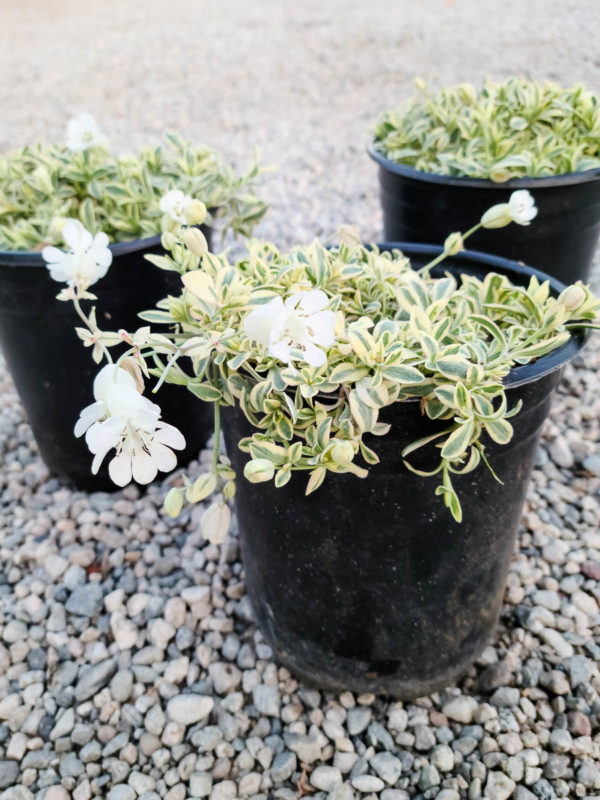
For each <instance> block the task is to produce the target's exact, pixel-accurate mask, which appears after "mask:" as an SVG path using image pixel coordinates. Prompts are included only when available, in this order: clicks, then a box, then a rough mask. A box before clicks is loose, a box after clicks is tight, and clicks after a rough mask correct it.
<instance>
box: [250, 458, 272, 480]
mask: <svg viewBox="0 0 600 800" xmlns="http://www.w3.org/2000/svg"><path fill="white" fill-rule="evenodd" d="M274 474H275V467H274V465H273V463H272V462H271V461H269V459H268V458H253V459H252V460H251V461H248V463H247V464H246V466H245V467H244V477H245V478H246V479H247V480H249V481H250V483H264V482H265V481H270V480H271V478H272V477H273V475H274Z"/></svg>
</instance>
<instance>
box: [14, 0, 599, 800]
mask: <svg viewBox="0 0 600 800" xmlns="http://www.w3.org/2000/svg"><path fill="white" fill-rule="evenodd" d="M199 5H200V4H199V3H197V2H192V0H180V2H179V3H177V5H173V4H159V3H157V2H156V0H146V2H143V3H142V2H140V1H139V0H130V1H129V2H127V3H118V2H117V0H104V2H102V3H98V4H95V5H94V6H92V5H91V4H90V3H85V2H79V3H77V4H76V3H74V2H67V0H62V1H61V0H29V2H28V3H27V4H24V3H22V2H16V0H4V2H3V4H2V29H3V33H7V32H8V33H9V36H10V46H8V47H7V46H6V45H5V46H4V47H2V48H0V74H2V76H3V79H2V81H1V82H0V106H1V107H2V118H1V122H0V148H2V149H5V148H10V147H11V146H16V145H18V144H20V143H22V142H24V141H34V140H36V139H39V138H41V137H45V136H48V137H54V138H61V137H62V136H63V130H64V123H65V121H66V119H67V118H68V117H70V116H71V115H73V114H75V113H78V112H79V111H81V110H84V109H85V110H89V111H91V112H92V113H93V114H94V115H95V116H96V118H97V119H98V121H99V122H100V123H101V125H102V127H103V128H104V129H105V130H106V132H107V133H108V134H109V135H110V137H111V138H112V140H113V142H114V143H115V145H116V146H117V147H119V148H121V149H124V148H126V147H127V146H128V145H132V146H134V145H138V144H141V143H142V142H143V141H146V140H155V139H156V138H158V136H159V134H160V131H161V130H163V129H164V128H165V127H166V128H178V129H179V130H181V131H182V132H183V133H184V134H185V135H188V136H190V137H194V138H196V139H198V140H201V141H206V142H208V143H210V144H213V145H215V146H218V147H220V148H221V149H222V150H223V151H224V152H225V153H226V154H227V155H228V156H229V157H230V158H232V159H233V160H235V161H236V162H237V163H238V164H240V165H243V164H244V163H245V162H247V160H248V158H249V155H250V152H251V148H252V147H253V146H254V145H256V146H258V148H259V150H260V152H261V155H262V159H263V161H264V162H265V163H267V164H277V165H279V169H278V170H277V171H275V172H273V173H270V174H269V175H268V176H267V177H266V190H267V193H268V195H269V198H270V200H271V201H272V203H273V210H272V212H271V215H270V216H269V218H268V219H266V220H265V221H264V222H263V223H262V224H261V226H260V228H259V231H258V233H259V234H261V235H263V236H266V237H270V238H273V239H275V240H276V241H277V242H278V243H279V244H282V245H288V244H290V243H291V242H292V241H295V240H299V241H309V240H310V239H311V238H312V237H313V236H314V235H315V234H320V235H329V234H331V233H332V232H333V231H334V230H335V229H336V228H337V227H338V225H339V224H340V223H341V222H350V223H352V224H356V225H358V226H359V228H360V230H361V232H362V233H363V235H364V237H365V238H366V239H371V238H377V236H378V235H379V233H380V227H381V220H380V213H379V209H378V201H377V188H376V170H375V168H374V166H373V165H372V164H371V163H370V162H369V160H368V158H367V157H366V155H365V153H364V147H365V142H366V138H367V136H366V131H367V130H368V127H369V125H370V123H371V121H372V119H373V118H374V116H375V115H376V113H377V112H378V111H379V110H380V109H382V108H384V107H386V106H390V105H393V104H395V103H396V102H397V101H398V100H399V99H401V98H402V97H404V96H406V95H407V94H408V93H410V91H411V87H412V81H413V79H414V77H415V76H416V75H423V76H425V77H426V78H431V79H433V78H435V77H436V76H437V77H440V78H442V79H443V80H444V81H448V82H450V81H459V80H460V81H462V80H471V81H473V82H477V81H478V80H480V79H481V78H482V77H483V76H484V74H486V73H488V74H490V75H492V76H494V77H498V78H500V77H503V76H506V75H508V74H513V73H527V74H532V75H533V76H535V77H545V76H547V77H550V78H553V79H555V80H558V81H560V82H563V83H569V82H571V81H574V80H577V79H581V80H584V81H585V82H586V83H587V84H588V85H589V86H590V87H592V88H594V89H596V90H600V61H599V60H598V56H597V50H596V48H595V43H594V39H593V37H592V36H591V33H592V32H593V31H594V30H598V29H600V5H599V4H598V3H597V2H595V0H586V2H581V0H580V1H579V2H566V1H565V0H533V2H530V3H527V4H525V3H521V2H519V1H518V0H507V1H505V2H504V3H501V4H500V3H493V4H492V3H486V2H482V0H464V1H461V0H454V2H452V0H446V2H441V0H439V1H437V2H434V1H433V0H423V1H422V2H420V3H418V4H416V3H413V2H407V1H403V2H398V0H395V1H394V0H386V2H375V3H372V4H366V3H361V2H357V1H355V2H344V3H342V2H341V1H340V0H338V2H330V3H316V2H305V3H302V4H301V8H296V7H287V6H286V5H285V4H283V3H278V4H276V3H273V2H272V3H268V2H266V0H255V2H254V3H240V2H236V1H235V0H222V2H220V3H219V4H210V5H209V4H208V3H205V4H202V5H204V6H205V8H203V9H199ZM24 54H26V56H24ZM599 277H600V263H598V264H597V265H596V271H595V278H596V282H598V278H599ZM599 366H600V343H599V342H598V339H597V338H596V339H595V340H593V341H592V342H591V343H590V345H589V346H588V347H587V349H586V350H585V352H584V353H583V354H582V355H581V356H580V357H578V358H577V359H576V361H575V362H574V363H573V364H572V365H570V366H569V367H568V368H567V370H566V373H565V379H564V381H563V384H562V387H561V389H560V391H559V392H558V394H557V396H556V399H555V403H554V408H553V411H552V416H551V419H550V421H549V422H548V424H547V426H546V429H545V433H544V438H543V443H542V446H541V448H540V450H539V453H538V456H537V461H536V468H535V470H534V474H533V480H532V483H531V486H530V490H529V493H528V497H527V504H526V508H525V512H524V515H523V519H522V529H521V535H520V540H519V545H518V548H517V550H516V552H515V555H514V558H513V562H512V568H511V573H510V577H509V581H508V587H507V591H506V597H505V605H504V607H503V613H502V618H501V622H500V625H499V627H498V631H497V634H496V637H495V639H494V641H493V642H492V643H491V644H490V646H489V647H488V648H487V649H486V651H485V652H484V654H483V655H482V657H481V659H480V660H479V661H478V663H477V664H476V665H474V666H473V668H472V669H471V670H470V671H469V673H468V674H467V676H466V677H465V678H464V679H463V681H462V682H461V683H460V685H459V686H458V687H454V688H449V689H448V690H447V691H445V692H442V693H439V694H436V695H432V696H431V697H426V698H421V699H419V700H417V701H415V702H413V703H404V704H402V703H395V702H393V701H389V700H386V699H384V698H379V697H374V696H370V695H362V696H354V695H352V694H350V693H349V692H346V693H343V694H341V695H335V694H325V693H320V692H317V691H315V690H312V689H308V688H307V687H305V686H303V685H302V684H299V683H298V682H297V681H296V680H295V679H294V677H293V676H291V675H290V674H289V673H288V672H287V671H286V670H285V669H282V668H278V667H277V665H276V664H275V663H274V662H273V660H272V657H271V651H270V648H269V647H268V646H267V645H266V644H265V643H264V641H263V639H262V637H261V635H260V633H259V632H258V631H257V630H256V628H255V626H254V624H253V622H252V617H251V612H250V609H249V607H248V601H247V598H246V596H245V593H244V583H243V573H242V567H241V564H240V561H239V551H238V546H237V541H236V538H235V536H234V535H233V536H231V538H230V539H228V541H227V542H226V544H225V545H224V546H223V547H221V548H220V549H217V548H215V547H213V546H210V545H206V544H205V543H204V542H203V541H202V539H201V536H200V535H199V533H198V525H197V520H198V510H194V511H193V512H191V513H190V511H185V512H184V513H183V514H182V515H181V517H180V518H179V519H177V520H175V521H173V520H170V519H168V518H166V517H164V516H163V515H162V514H161V512H160V505H161V502H162V498H163V497H164V493H165V488H166V486H167V485H168V483H169V482H170V481H171V480H173V478H170V479H169V480H168V481H166V482H165V483H164V484H162V485H161V484H159V483H158V484H155V485H153V486H151V487H150V488H149V489H148V491H147V492H146V493H145V494H144V495H141V494H140V493H139V492H138V490H137V489H136V488H135V487H128V488H127V489H125V490H124V491H122V492H116V493H115V494H112V495H107V494H100V493H98V494H91V495H87V494H84V493H81V492H73V491H71V490H70V489H69V488H68V487H66V486H64V485H61V484H60V483H59V482H58V481H57V480H56V479H55V478H52V477H51V476H49V475H48V474H47V472H46V469H45V467H44V465H43V463H42V462H41V461H40V459H39V456H38V454H37V451H36V447H35V443H34V442H33V440H32V437H31V432H30V429H29V427H28V425H27V423H26V420H25V418H24V415H23V412H22V409H21V407H20V404H19V401H18V398H17V396H16V394H15V393H14V390H13V387H12V384H11V382H10V378H9V377H8V375H7V373H6V371H5V369H4V367H3V365H2V364H1V363H0V397H1V398H2V400H1V407H0V464H1V470H0V559H1V564H2V568H1V570H0V673H1V674H0V800H31V798H39V800H68V798H71V797H72V798H73V800H89V798H91V797H106V798H108V800H136V798H141V799H142V800H158V798H165V800H189V798H203V797H207V798H211V799H212V800H233V799H234V798H254V800H266V798H271V797H273V798H281V799H282V800H294V798H297V797H299V796H302V795H307V794H308V795H310V796H312V797H313V798H317V800H325V798H330V799H331V800H350V799H351V798H359V797H360V798H366V800H374V798H380V799H381V800H407V798H425V799H426V800H429V798H437V800H458V798H469V799H470V800H477V799H478V798H482V797H486V798H488V799H489V800H506V799H507V798H509V797H512V798H516V800H533V798H539V799H540V800H552V799H553V798H555V797H569V798H572V797H582V798H583V797H588V798H593V797H600V767H599V766H598V764H599V756H600V698H599V696H598V692H599V691H600V676H599V674H598V667H597V662H598V660H599V657H600V642H599V641H598V634H599V633H600V613H599V602H600V588H599V587H600V583H599V581H600V533H599V532H598V520H599V519H600V509H599V505H600V445H599V421H598V420H599V419H600V381H599V378H598V368H599ZM207 458H208V454H207V453H206V452H205V453H202V454H201V455H200V462H202V461H205V460H206V459H207ZM191 471H192V472H194V471H200V463H196V464H194V465H192V468H191Z"/></svg>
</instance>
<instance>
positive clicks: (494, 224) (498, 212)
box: [481, 203, 513, 228]
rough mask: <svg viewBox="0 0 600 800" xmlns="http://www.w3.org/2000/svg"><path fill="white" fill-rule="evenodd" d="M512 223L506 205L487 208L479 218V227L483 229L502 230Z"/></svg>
mask: <svg viewBox="0 0 600 800" xmlns="http://www.w3.org/2000/svg"><path fill="white" fill-rule="evenodd" d="M512 221H513V219H512V216H511V213H510V206H509V205H508V203H498V205H496V206H492V207H491V208H488V210H487V211H486V212H485V214H484V215H483V217H482V218H481V225H482V227H484V228H504V227H505V225H510V223H511V222H512Z"/></svg>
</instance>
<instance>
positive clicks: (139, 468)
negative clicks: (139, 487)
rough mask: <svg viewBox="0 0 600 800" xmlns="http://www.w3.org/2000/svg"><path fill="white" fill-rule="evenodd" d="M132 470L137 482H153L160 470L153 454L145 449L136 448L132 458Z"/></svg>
mask: <svg viewBox="0 0 600 800" xmlns="http://www.w3.org/2000/svg"><path fill="white" fill-rule="evenodd" d="M131 471H132V474H133V479H134V480H135V481H136V482H137V483H141V484H146V483H151V482H152V481H153V480H154V478H156V473H157V472H158V470H157V467H156V464H155V463H154V460H153V458H152V456H150V455H149V454H148V453H146V452H145V451H144V450H136V451H135V452H134V453H133V456H132V458H131Z"/></svg>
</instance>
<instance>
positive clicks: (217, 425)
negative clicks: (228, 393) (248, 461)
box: [212, 401, 221, 475]
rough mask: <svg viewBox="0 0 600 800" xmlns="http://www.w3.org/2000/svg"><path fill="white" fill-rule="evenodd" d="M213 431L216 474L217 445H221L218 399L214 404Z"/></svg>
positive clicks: (217, 460) (217, 463)
mask: <svg viewBox="0 0 600 800" xmlns="http://www.w3.org/2000/svg"><path fill="white" fill-rule="evenodd" d="M214 433H215V441H214V444H213V463H212V467H213V472H214V473H215V475H216V474H217V466H218V465H219V447H220V445H221V406H220V405H219V403H218V401H217V402H215V404H214Z"/></svg>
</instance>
